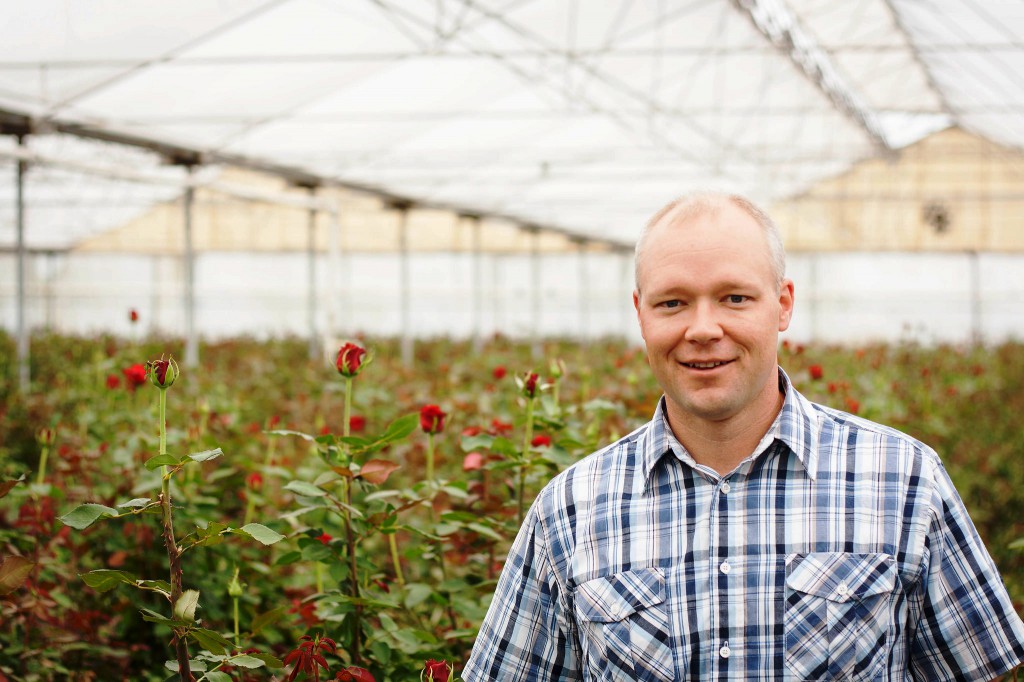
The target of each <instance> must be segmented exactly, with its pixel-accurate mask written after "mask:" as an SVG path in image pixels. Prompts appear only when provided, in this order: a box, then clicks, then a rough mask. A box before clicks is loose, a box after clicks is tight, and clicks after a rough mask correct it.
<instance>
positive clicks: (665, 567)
mask: <svg viewBox="0 0 1024 682" xmlns="http://www.w3.org/2000/svg"><path fill="white" fill-rule="evenodd" d="M779 383H780V388H782V390H784V391H785V392H786V398H785V403H784V406H783V408H782V410H781V412H780V413H779V416H778V418H777V419H776V420H775V423H774V424H773V425H772V427H771V428H770V429H769V431H768V433H767V434H766V435H765V437H764V438H763V439H762V441H761V443H760V444H759V445H758V447H757V448H756V450H755V452H754V454H753V455H751V457H749V458H748V459H746V460H745V461H744V462H742V463H741V464H740V465H739V466H738V467H737V468H736V470H735V471H733V472H732V473H730V474H729V475H727V476H720V475H718V474H717V473H716V472H715V471H713V470H712V469H710V468H708V467H705V466H701V465H699V464H697V463H696V462H695V461H694V460H693V459H692V458H691V457H690V455H689V454H688V453H687V452H686V451H685V449H684V448H683V447H682V446H681V445H680V444H679V442H678V441H677V440H676V439H675V437H674V436H673V435H672V433H671V431H670V430H669V429H668V426H667V423H666V420H665V412H664V409H665V408H664V399H662V402H661V403H660V404H659V406H658V409H657V411H656V412H655V415H654V419H653V420H652V421H651V422H649V423H648V424H646V425H645V426H643V427H641V428H639V429H637V430H636V431H634V432H633V433H631V434H630V435H628V436H626V437H625V438H623V439H622V440H620V441H619V442H617V443H615V444H613V445H611V446H609V447H607V448H605V449H603V450H601V451H599V452H597V453H595V454H593V455H591V456H590V457H588V458H586V459H584V460H583V461H581V462H579V463H577V464H576V465H574V466H572V467H570V468H568V469H566V470H565V471H564V472H562V473H561V474H559V475H558V476H557V477H556V478H555V479H554V480H552V481H551V483H550V484H549V485H548V486H547V487H546V488H545V489H544V490H543V491H542V492H541V494H540V495H539V496H538V498H537V500H536V501H535V503H534V505H533V507H532V508H531V510H530V513H529V515H528V516H527V518H526V521H525V523H524V524H523V527H522V529H521V530H520V532H519V536H518V537H517V538H516V541H515V544H514V545H513V547H512V550H511V552H510V554H509V557H508V560H507V562H506V565H505V569H504V571H503V572H502V574H501V578H500V580H499V582H498V587H497V591H496V594H495V597H494V600H493V602H492V603H491V606H490V609H489V610H488V613H487V616H486V618H485V619H484V623H483V625H482V626H481V629H480V633H479V635H478V637H477V640H476V644H475V646H474V648H473V653H472V655H471V656H470V659H469V661H468V662H467V664H466V667H465V670H464V671H463V678H464V679H465V680H466V681H467V682H478V681H480V680H509V681H515V682H521V681H522V682H533V681H537V682H545V681H547V680H581V679H582V680H594V681H595V682H596V681H597V680H601V681H602V682H604V681H606V680H630V681H632V680H645V681H648V680H657V681H660V682H669V681H672V680H700V681H701V682H704V681H706V680H839V679H842V680H900V681H903V680H910V679H913V680H922V681H927V682H938V681H939V680H989V679H992V678H995V677H997V676H998V675H1000V674H1001V673H1004V672H1006V671H1008V670H1010V669H1012V668H1014V667H1015V666H1017V665H1018V664H1019V663H1021V662H1022V660H1024V644H1022V642H1024V624H1022V623H1021V620H1020V618H1019V617H1018V616H1017V614H1016V613H1015V611H1014V609H1013V606H1012V605H1011V603H1010V599H1009V597H1008V595H1007V593H1006V589H1005V588H1004V586H1003V583H1002V580H1001V579H1000V577H999V573H998V571H997V569H996V567H995V565H994V564H993V562H992V559H991V557H990V556H989V554H988V552H987V551H986V550H985V548H984V546H983V545H982V542H981V539H980V538H979V537H978V534H977V532H976V531H975V529H974V525H973V524H972V523H971V520H970V518H969V517H968V515H967V512H966V510H965V509H964V506H963V503H962V502H961V501H960V498H959V496H958V495H957V493H956V491H955V489H954V488H953V485H952V483H951V482H950V480H949V477H948V475H947V474H946V472H945V470H944V469H943V467H942V464H941V462H940V461H939V458H938V456H937V455H936V454H935V452H934V451H933V450H931V449H930V448H928V447H927V446H925V445H924V444H922V443H920V442H918V441H916V440H914V439H912V438H910V437H908V436H906V435H904V434H901V433H899V432H898V431H895V430H893V429H890V428H887V427H884V426H879V425H877V424H874V423H871V422H869V421H867V420H864V419H859V418H857V417H854V416H852V415H849V414H846V413H843V412H839V411H836V410H832V409H829V408H827V407H823V406H821V405H817V404H814V403H811V402H809V401H808V400H807V399H806V398H804V397H803V396H801V395H800V394H799V393H798V392H797V391H796V390H795V389H793V388H792V387H791V386H790V384H789V379H788V378H787V377H786V376H785V374H784V373H782V372H781V371H780V378H779Z"/></svg>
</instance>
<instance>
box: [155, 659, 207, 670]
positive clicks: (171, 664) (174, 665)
mask: <svg viewBox="0 0 1024 682" xmlns="http://www.w3.org/2000/svg"><path fill="white" fill-rule="evenodd" d="M164 667H165V668H167V669H168V670H173V671H174V672H179V671H180V670H181V668H180V667H179V666H178V662H177V661H164ZM188 667H189V670H191V671H192V672H194V673H205V672H206V664H205V663H203V662H202V661H200V660H197V659H195V658H190V659H189V661H188Z"/></svg>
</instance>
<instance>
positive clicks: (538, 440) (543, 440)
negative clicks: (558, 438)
mask: <svg viewBox="0 0 1024 682" xmlns="http://www.w3.org/2000/svg"><path fill="white" fill-rule="evenodd" d="M530 445H532V446H533V447H535V448H540V447H547V446H549V445H551V436H548V435H546V434H543V433H542V434H540V435H538V436H534V437H533V440H531V441H530Z"/></svg>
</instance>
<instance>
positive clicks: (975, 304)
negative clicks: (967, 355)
mask: <svg viewBox="0 0 1024 682" xmlns="http://www.w3.org/2000/svg"><path fill="white" fill-rule="evenodd" d="M967 263H968V266H969V268H970V273H971V275H970V279H971V284H970V287H971V292H970V297H971V343H973V344H974V345H976V346H977V345H981V344H982V343H984V341H985V335H984V333H983V331H982V327H981V325H982V319H981V263H980V262H979V259H978V252H977V251H968V252H967Z"/></svg>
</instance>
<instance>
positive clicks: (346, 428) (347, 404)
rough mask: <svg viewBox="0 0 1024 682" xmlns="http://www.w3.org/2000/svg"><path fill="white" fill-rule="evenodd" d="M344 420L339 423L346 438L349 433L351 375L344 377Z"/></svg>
mask: <svg viewBox="0 0 1024 682" xmlns="http://www.w3.org/2000/svg"><path fill="white" fill-rule="evenodd" d="M344 419H345V421H344V422H343V423H342V425H341V433H342V435H343V436H345V437H346V438H347V437H348V436H349V435H350V431H351V425H350V424H349V421H350V420H351V419H352V377H345V413H344Z"/></svg>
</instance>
